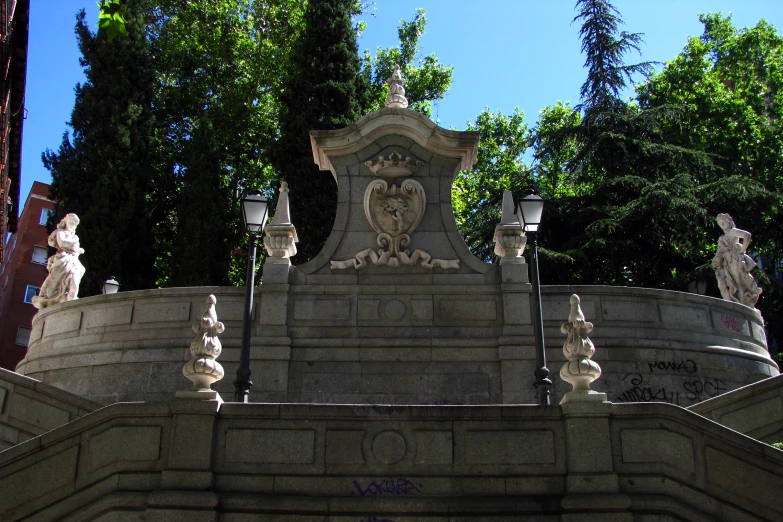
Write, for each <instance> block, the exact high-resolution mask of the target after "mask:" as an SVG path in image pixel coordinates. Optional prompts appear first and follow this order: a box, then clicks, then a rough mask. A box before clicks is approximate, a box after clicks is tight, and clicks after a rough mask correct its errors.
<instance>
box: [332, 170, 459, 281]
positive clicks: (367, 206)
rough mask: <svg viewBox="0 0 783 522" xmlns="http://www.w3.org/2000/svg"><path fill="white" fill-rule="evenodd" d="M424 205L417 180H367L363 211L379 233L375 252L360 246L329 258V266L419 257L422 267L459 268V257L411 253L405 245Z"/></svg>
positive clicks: (404, 261) (412, 260) (391, 262)
mask: <svg viewBox="0 0 783 522" xmlns="http://www.w3.org/2000/svg"><path fill="white" fill-rule="evenodd" d="M426 207H427V196H426V194H425V193H424V187H422V186H421V184H420V183H419V182H418V181H415V180H412V179H406V180H405V181H403V182H402V183H401V184H400V186H399V187H398V186H397V185H396V184H395V183H394V182H392V184H391V185H389V183H387V182H386V181H385V180H383V179H375V180H373V181H371V182H370V183H369V185H368V186H367V190H366V191H365V193H364V213H365V215H366V216H367V221H369V223H370V225H371V226H372V228H373V229H374V230H375V231H376V232H377V233H378V239H377V241H378V246H380V247H381V248H380V249H379V250H378V251H377V252H376V251H375V250H373V249H372V248H368V249H366V250H362V251H361V252H359V253H357V254H356V256H354V258H353V259H347V260H345V261H332V269H333V270H335V269H337V270H343V269H346V268H349V267H353V268H356V269H357V270H359V269H362V268H364V267H366V266H367V264H368V262H367V259H368V258H369V259H370V261H371V262H372V263H373V264H374V265H386V266H391V267H399V266H402V265H411V266H412V265H415V264H416V263H417V262H418V261H419V260H421V266H423V267H424V268H433V267H441V268H459V260H458V259H449V260H446V259H432V256H431V255H430V254H428V253H427V252H425V251H423V250H420V249H416V250H414V251H413V253H411V252H410V250H407V249H406V247H407V246H409V245H410V243H411V236H410V234H411V233H412V232H413V231H414V230H415V229H416V227H417V226H419V223H421V220H422V218H423V217H424V210H425V208H426Z"/></svg>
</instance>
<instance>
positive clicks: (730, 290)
mask: <svg viewBox="0 0 783 522" xmlns="http://www.w3.org/2000/svg"><path fill="white" fill-rule="evenodd" d="M715 221H717V222H718V226H720V228H721V229H722V230H723V235H722V236H720V238H719V239H718V251H717V252H716V253H715V257H714V258H713V259H712V266H713V268H715V277H716V278H717V279H718V288H720V294H721V296H722V297H723V299H725V300H726V301H732V302H734V303H741V304H744V305H746V306H749V307H751V308H754V307H755V306H756V302H757V301H758V300H759V296H760V295H761V288H759V287H758V285H756V280H755V279H753V276H752V275H750V272H751V270H753V269H754V268H756V262H755V261H754V260H753V258H752V257H750V256H749V255H748V254H747V250H748V246H749V245H750V240H751V235H750V232H748V231H746V230H741V229H739V228H735V227H734V220H733V219H731V216H730V215H728V214H718V217H717V218H716V219H715Z"/></svg>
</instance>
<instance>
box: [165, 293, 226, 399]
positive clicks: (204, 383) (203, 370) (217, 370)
mask: <svg viewBox="0 0 783 522" xmlns="http://www.w3.org/2000/svg"><path fill="white" fill-rule="evenodd" d="M216 303H217V299H215V296H214V295H212V294H210V295H209V296H208V297H207V306H206V308H205V309H204V313H203V314H202V316H201V320H200V321H199V322H197V323H193V331H194V332H196V333H197V334H198V335H197V336H196V338H195V339H193V342H192V343H190V355H191V358H190V360H189V361H188V362H186V363H185V366H184V367H183V368H182V374H183V375H184V376H185V377H186V378H187V379H189V380H190V381H192V382H193V387H192V388H190V389H189V390H184V391H178V392H177V397H185V398H204V399H212V398H216V397H217V392H215V391H213V390H212V389H211V386H212V383H214V382H217V381H219V380H220V379H222V378H223V375H224V372H223V367H222V366H221V365H220V363H219V362H217V361H216V359H217V358H218V356H220V352H221V351H222V347H221V345H220V339H218V334H221V333H223V331H224V330H225V326H223V323H221V322H220V321H218V320H217V312H216V311H215V304H216Z"/></svg>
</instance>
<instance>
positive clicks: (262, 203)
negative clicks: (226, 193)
mask: <svg viewBox="0 0 783 522" xmlns="http://www.w3.org/2000/svg"><path fill="white" fill-rule="evenodd" d="M268 205H269V202H268V201H267V199H266V198H265V197H264V196H262V195H261V194H249V195H247V196H245V197H244V198H242V217H243V219H244V220H245V229H247V231H248V232H253V233H256V234H257V233H260V232H262V231H263V230H264V227H265V226H266V217H267V210H268Z"/></svg>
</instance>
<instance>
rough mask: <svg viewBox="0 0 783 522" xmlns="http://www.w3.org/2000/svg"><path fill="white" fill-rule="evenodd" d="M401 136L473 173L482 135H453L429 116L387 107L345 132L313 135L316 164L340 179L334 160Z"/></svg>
mask: <svg viewBox="0 0 783 522" xmlns="http://www.w3.org/2000/svg"><path fill="white" fill-rule="evenodd" d="M389 135H400V136H404V137H406V138H409V139H411V140H413V141H414V142H415V143H416V144H418V145H419V146H421V147H423V148H425V149H427V150H429V151H431V152H434V153H435V154H440V155H442V156H446V157H449V158H459V159H460V165H459V170H470V169H471V168H472V167H473V163H474V162H475V161H476V154H477V153H478V140H479V134H478V132H466V131H451V130H446V129H443V128H441V127H439V126H437V125H436V124H435V123H433V122H432V120H430V119H429V118H427V117H426V116H424V115H422V114H419V113H417V112H415V111H412V110H409V109H402V108H394V107H385V108H383V109H380V110H378V111H375V112H371V113H370V114H368V115H366V116H364V117H363V118H362V119H360V120H359V121H358V122H356V123H355V124H353V125H351V126H349V127H345V128H343V129H337V130H330V131H323V130H313V131H310V144H311V145H312V148H313V160H314V161H315V163H316V164H317V165H318V167H319V168H320V169H321V170H329V171H331V172H332V175H333V176H334V178H335V179H337V172H336V171H335V169H334V166H333V165H332V162H331V159H330V158H332V157H336V156H345V155H348V154H353V153H356V152H359V151H360V150H362V149H363V148H364V147H366V146H368V145H370V144H371V143H373V142H374V141H376V140H377V139H378V138H381V137H383V136H389Z"/></svg>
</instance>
